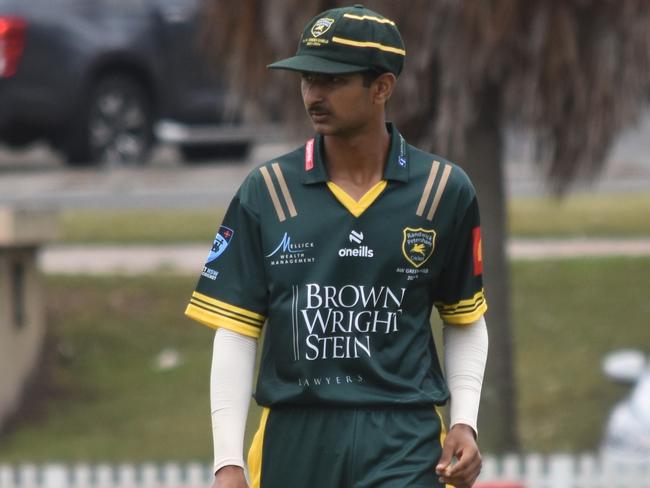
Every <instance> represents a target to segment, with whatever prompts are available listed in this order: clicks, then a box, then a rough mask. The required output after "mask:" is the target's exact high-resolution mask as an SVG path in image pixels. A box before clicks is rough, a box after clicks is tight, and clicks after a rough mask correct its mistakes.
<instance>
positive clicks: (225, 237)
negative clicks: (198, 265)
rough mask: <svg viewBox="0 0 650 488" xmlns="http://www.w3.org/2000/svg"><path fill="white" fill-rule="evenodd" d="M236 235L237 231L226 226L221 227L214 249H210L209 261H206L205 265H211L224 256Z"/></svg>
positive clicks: (213, 245)
mask: <svg viewBox="0 0 650 488" xmlns="http://www.w3.org/2000/svg"><path fill="white" fill-rule="evenodd" d="M234 233H235V231H233V230H232V229H230V228H228V227H226V226H225V225H222V226H221V227H219V231H218V232H217V235H216V236H215V238H214V243H213V244H212V249H210V254H208V259H207V260H206V262H205V264H208V263H211V262H212V261H214V260H215V259H217V258H218V257H219V256H221V255H222V254H223V252H224V251H225V250H226V248H227V247H228V244H230V240H231V239H232V236H233V234H234Z"/></svg>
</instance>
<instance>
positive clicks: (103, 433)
mask: <svg viewBox="0 0 650 488" xmlns="http://www.w3.org/2000/svg"><path fill="white" fill-rule="evenodd" d="M648 274H650V258H637V259H623V258H619V259H603V260H575V261H558V262H553V261H543V262H517V263H515V264H514V265H513V277H512V281H513V286H512V289H513V308H514V324H515V327H514V342H515V345H516V358H515V359H516V361H515V362H516V365H517V370H516V378H517V389H518V391H519V401H518V412H519V416H520V427H521V428H520V433H521V437H522V444H523V447H524V449H525V450H526V451H535V452H555V451H558V450H563V451H576V452H577V451H584V450H593V449H595V448H596V447H597V445H598V442H599V439H600V436H601V432H602V428H603V425H604V422H605V419H606V416H607V414H608V412H609V410H610V409H611V407H612V405H613V404H614V403H615V402H616V401H617V400H618V399H620V398H621V397H622V396H623V395H624V394H625V393H626V391H627V390H626V389H625V388H623V387H620V386H618V387H617V386H616V385H612V384H611V383H609V382H608V381H607V380H606V379H605V378H604V377H603V376H602V374H601V372H600V360H601V358H602V356H603V354H605V353H606V352H608V351H611V350H613V349H616V348H619V347H629V346H634V347H641V348H645V349H646V350H647V349H648V347H649V346H650V330H648V328H647V325H646V324H647V317H648V315H650V302H648V300H647V297H646V289H647V287H646V286H645V284H647V276H648ZM194 283H195V280H194V279H192V278H186V277H178V276H171V275H162V274H158V275H149V276H139V277H128V278H126V277H116V276H113V277H61V276H52V277H48V278H47V297H48V320H49V323H50V326H51V331H52V334H53V337H54V339H55V340H54V341H53V342H52V345H53V346H54V348H53V350H54V351H55V354H54V355H53V357H52V360H51V364H49V378H48V379H49V387H48V388H47V389H46V390H47V391H46V392H45V393H44V394H43V395H42V396H40V397H38V399H39V401H38V402H36V399H35V401H34V402H32V403H31V408H29V410H28V411H25V412H24V414H23V416H22V418H21V419H19V421H18V422H17V424H16V425H15V426H14V428H13V429H12V430H10V431H9V432H7V433H6V434H5V435H4V436H3V437H2V440H1V441H0V462H22V461H28V460H29V461H35V462H44V461H50V460H61V461H79V460H86V461H108V462H118V461H129V462H142V461H147V460H167V459H176V460H181V461H182V460H195V459H198V460H205V461H209V460H210V457H211V452H212V448H211V434H210V427H209V425H210V420H209V398H208V375H209V368H210V353H211V342H212V338H213V333H212V331H211V330H210V329H208V328H206V327H202V326H199V325H196V324H194V323H192V322H191V321H189V320H188V319H185V318H184V317H183V316H182V311H183V309H184V306H185V303H186V300H187V298H188V296H189V294H190V292H191V290H192V288H193V286H194ZM488 325H489V324H488ZM169 347H172V348H175V349H176V350H178V352H179V353H180V355H181V358H182V362H181V364H180V366H179V367H177V368H176V369H172V370H168V371H158V370H156V369H155V368H154V359H155V357H156V355H157V354H158V353H159V352H160V351H161V350H163V349H165V348H169ZM256 414H257V409H253V414H252V415H250V421H249V428H248V435H247V442H249V441H250V438H251V435H252V433H253V431H254V430H255V427H256V423H257V418H256ZM490 445H491V440H490V439H489V438H486V437H482V438H481V446H482V448H483V450H484V452H486V453H489V452H490Z"/></svg>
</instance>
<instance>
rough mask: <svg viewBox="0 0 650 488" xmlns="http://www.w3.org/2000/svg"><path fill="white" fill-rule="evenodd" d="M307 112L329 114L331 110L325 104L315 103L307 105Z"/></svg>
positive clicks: (310, 113)
mask: <svg viewBox="0 0 650 488" xmlns="http://www.w3.org/2000/svg"><path fill="white" fill-rule="evenodd" d="M307 113H308V114H309V115H329V113H330V111H329V110H327V109H326V108H325V106H323V105H319V104H314V105H310V106H309V107H307Z"/></svg>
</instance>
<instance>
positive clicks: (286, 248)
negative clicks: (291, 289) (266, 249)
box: [265, 232, 316, 266]
mask: <svg viewBox="0 0 650 488" xmlns="http://www.w3.org/2000/svg"><path fill="white" fill-rule="evenodd" d="M313 248H314V243H313V242H298V243H294V242H292V240H291V236H290V235H289V233H288V232H285V233H284V235H283V236H282V239H281V240H280V242H279V243H278V245H277V246H276V247H275V249H273V251H271V252H270V253H269V254H267V255H266V256H265V257H267V258H273V259H271V266H278V265H283V264H302V263H313V262H314V261H316V258H315V257H313V256H308V254H309V253H310V252H311V250H312V249H313Z"/></svg>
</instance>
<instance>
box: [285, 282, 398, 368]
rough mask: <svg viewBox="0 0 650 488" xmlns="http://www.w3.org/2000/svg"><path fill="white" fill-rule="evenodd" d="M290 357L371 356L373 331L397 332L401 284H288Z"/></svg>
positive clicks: (306, 358) (313, 359)
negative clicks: (290, 295)
mask: <svg viewBox="0 0 650 488" xmlns="http://www.w3.org/2000/svg"><path fill="white" fill-rule="evenodd" d="M292 292H293V297H292V302H291V303H292V314H291V316H292V328H293V357H294V360H296V361H298V360H301V359H305V360H307V361H315V360H317V359H357V358H361V357H372V354H373V341H372V338H373V337H375V336H376V335H378V334H380V335H386V334H395V333H397V332H399V318H400V316H401V315H402V302H403V301H404V294H405V293H406V288H398V289H391V288H390V287H388V286H364V285H351V284H350V285H343V286H321V285H319V284H317V283H309V284H306V285H304V287H302V288H301V287H299V286H298V285H294V286H293V290H292Z"/></svg>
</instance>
